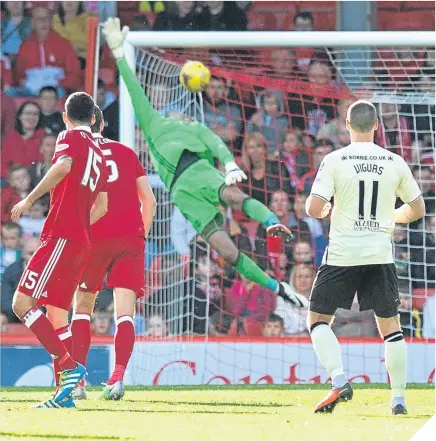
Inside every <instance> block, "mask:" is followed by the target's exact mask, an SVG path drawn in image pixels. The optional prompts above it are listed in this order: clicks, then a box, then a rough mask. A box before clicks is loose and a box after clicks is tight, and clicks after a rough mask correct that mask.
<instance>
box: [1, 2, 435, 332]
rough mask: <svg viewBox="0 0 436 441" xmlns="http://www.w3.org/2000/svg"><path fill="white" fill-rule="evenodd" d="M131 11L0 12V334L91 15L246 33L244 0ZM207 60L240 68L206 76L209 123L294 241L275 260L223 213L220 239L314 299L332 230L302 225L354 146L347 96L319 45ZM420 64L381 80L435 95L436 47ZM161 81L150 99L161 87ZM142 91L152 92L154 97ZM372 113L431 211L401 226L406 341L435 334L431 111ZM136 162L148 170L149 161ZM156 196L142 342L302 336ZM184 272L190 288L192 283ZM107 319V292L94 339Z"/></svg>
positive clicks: (293, 316)
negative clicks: (25, 204)
mask: <svg viewBox="0 0 436 441" xmlns="http://www.w3.org/2000/svg"><path fill="white" fill-rule="evenodd" d="M124 3H129V4H132V3H136V8H137V10H136V13H135V14H133V15H130V16H129V21H127V19H126V16H125V17H124V18H123V10H122V8H125V7H126V6H125V5H124V6H122V3H120V4H118V5H117V2H115V1H107V2H93V1H87V2H80V1H69V2H65V1H61V2H53V1H52V2H19V1H17V2H15V1H14V2H11V1H7V2H3V3H2V53H1V63H2V76H1V89H2V90H1V100H2V106H1V112H2V115H1V200H2V202H1V223H2V231H1V262H0V265H1V278H2V293H1V314H0V320H1V321H0V323H1V327H0V329H1V332H7V330H8V329H12V328H13V325H12V326H9V325H8V323H15V322H17V318H16V316H15V314H14V313H13V311H12V306H11V301H12V296H13V293H14V292H15V289H16V288H17V285H18V282H19V280H20V277H21V274H22V272H23V270H24V267H25V265H26V263H27V262H28V260H29V259H30V258H31V256H32V254H33V253H34V252H35V251H36V249H37V247H38V246H39V238H38V237H39V233H40V232H41V229H42V225H43V223H44V220H45V216H46V213H47V210H48V205H49V197H48V195H47V196H45V197H44V198H42V199H40V200H39V201H37V202H36V203H35V204H34V205H33V206H32V207H31V209H29V211H28V213H27V214H26V216H24V217H22V218H21V219H20V221H19V222H18V223H14V222H12V221H11V220H10V210H11V208H12V207H13V206H14V205H15V204H16V203H17V202H18V201H19V200H20V199H21V198H23V197H24V196H25V195H27V194H28V193H29V191H30V190H31V189H32V188H34V187H35V185H36V184H37V183H38V182H39V181H40V180H41V179H42V178H43V177H44V175H45V173H46V172H47V170H48V169H49V168H50V167H51V158H52V156H53V153H54V150H55V142H56V137H57V135H58V133H59V132H60V131H62V130H63V129H64V124H63V121H62V115H61V110H62V105H63V102H64V99H65V98H66V97H67V96H68V94H69V93H71V92H74V91H77V90H80V89H82V88H83V82H84V68H85V66H86V48H87V44H88V41H87V38H88V37H87V23H88V19H89V17H91V16H94V15H97V16H99V19H100V20H101V21H103V20H105V19H106V18H107V17H108V16H115V15H119V16H121V18H122V20H125V21H126V24H129V25H130V26H131V28H132V29H134V30H145V29H153V30H179V31H180V30H222V31H225V30H246V29H247V28H250V23H251V22H250V20H249V17H250V11H251V8H252V4H251V3H252V2H221V1H217V2H190V1H184V2H160V1H155V2H124ZM124 11H125V9H124ZM292 28H293V29H294V30H295V31H311V30H314V29H317V26H316V23H315V20H314V16H313V15H312V14H311V13H310V12H308V11H300V12H298V11H295V14H293V16H292ZM404 52H406V53H407V51H404ZM404 52H401V53H400V54H401V55H403V54H404ZM168 56H169V57H173V58H175V59H177V58H178V57H180V59H184V57H186V54H185V55H184V52H183V51H181V50H180V51H178V52H177V51H175V52H174V53H172V52H171V51H169V52H168ZM202 56H203V57H205V58H204V60H203V61H205V62H207V63H208V64H210V65H214V66H216V67H218V68H219V70H220V72H224V71H225V69H227V68H229V67H234V68H235V72H236V74H235V75H234V79H233V80H229V79H227V78H226V77H225V75H224V74H218V75H217V76H214V77H213V78H212V80H211V82H210V84H209V86H208V87H207V89H206V91H205V93H204V121H205V124H206V125H207V126H208V127H210V128H211V129H212V130H213V131H214V132H215V133H216V134H217V135H218V136H220V137H221V138H222V139H223V140H224V141H225V142H226V143H227V145H228V146H229V147H230V148H231V150H232V151H233V153H234V154H235V157H236V159H237V162H238V164H239V165H240V166H241V167H243V169H244V170H245V171H246V174H247V176H248V179H247V181H245V182H243V183H242V185H241V188H242V189H243V190H244V191H245V192H246V193H247V194H249V195H250V196H251V197H253V198H255V199H257V200H259V201H261V202H262V203H265V204H266V205H268V206H269V207H270V208H271V210H272V211H273V212H274V213H275V214H276V215H277V217H278V218H279V219H280V221H281V222H282V223H283V224H285V225H287V226H288V227H289V228H290V229H291V231H292V232H293V233H294V239H293V240H292V242H291V243H289V244H286V246H284V248H283V249H281V250H280V249H279V250H278V253H277V255H275V256H272V255H271V254H269V253H268V247H267V238H266V234H265V230H264V229H263V228H261V227H260V226H258V225H257V224H256V223H254V222H253V221H249V219H248V218H246V217H245V215H244V214H243V213H242V212H231V211H230V210H228V209H226V208H225V207H223V208H222V210H223V214H224V216H225V218H226V225H225V228H226V229H227V230H228V231H229V233H230V235H231V236H232V238H233V240H234V241H235V243H236V244H237V246H238V248H239V250H240V251H242V252H244V253H248V254H249V255H250V256H252V257H253V258H254V259H256V261H257V262H258V263H259V264H260V265H261V266H262V267H263V268H264V269H265V270H267V271H269V272H271V273H272V275H275V276H276V277H279V278H280V279H281V280H286V281H289V283H290V285H291V287H292V288H293V289H294V290H295V291H296V292H298V293H299V294H303V295H304V296H307V297H308V296H309V294H310V289H311V286H312V283H313V280H314V277H315V268H316V267H317V266H319V265H320V263H321V259H322V255H323V253H324V250H325V247H326V246H327V239H326V237H327V235H328V229H329V222H328V219H327V220H318V219H314V218H309V217H308V216H307V215H306V213H305V201H306V199H307V197H308V194H309V192H310V188H311V185H312V183H313V181H314V179H315V176H316V172H317V169H318V167H319V166H320V164H321V161H322V159H323V157H324V156H325V155H326V154H328V153H329V152H331V151H334V150H337V149H340V148H342V147H343V146H346V145H347V144H348V143H349V136H348V132H347V131H346V129H345V115H346V111H347V108H348V106H349V105H350V103H351V102H352V100H353V98H352V97H351V95H350V94H349V92H348V93H346V92H345V87H344V85H343V84H342V83H341V79H340V78H339V76H338V75H336V72H335V69H334V66H333V64H332V62H331V60H330V59H329V57H328V55H327V53H326V52H325V51H324V50H323V49H319V50H316V49H313V50H312V49H295V50H290V49H274V50H271V49H270V50H267V49H265V50H262V51H251V50H244V51H242V50H241V51H231V50H223V51H220V52H218V51H212V50H211V51H209V52H204V53H203V55H202ZM111 57H112V56H111V54H110V52H109V51H108V49H107V47H106V45H104V42H103V44H102V47H101V50H100V70H99V77H100V79H99V81H98V90H97V104H98V105H99V106H100V108H101V109H102V110H103V113H104V117H105V131H104V132H103V135H104V136H107V137H109V138H112V139H118V137H119V133H118V118H119V101H118V98H117V95H118V91H117V87H116V85H117V80H116V77H117V75H116V68H115V63H114V60H113V59H112V58H111ZM415 58H416V59H422V63H415V64H414V65H413V63H411V61H410V59H406V57H405V58H404V60H403V61H401V60H400V61H398V63H399V64H398V65H396V66H389V65H383V66H382V67H380V66H379V67H378V70H377V69H375V72H378V73H379V74H380V76H383V77H386V75H387V76H391V79H392V81H391V84H395V83H396V81H397V79H398V78H397V77H396V75H397V74H393V73H392V72H393V71H394V70H395V69H397V70H398V68H399V67H400V68H402V75H403V79H404V76H405V75H406V76H407V78H408V79H409V78H412V82H413V87H414V88H415V90H417V91H433V93H434V78H435V70H434V69H435V67H434V62H435V61H434V50H427V51H426V50H425V49H423V51H422V52H421V53H420V54H418V55H417V56H416V57H415ZM185 59H186V58H185ZM411 59H412V61H413V60H414V58H413V57H411ZM250 63H251V64H252V66H254V65H257V67H253V69H251V68H250V70H251V72H250V73H251V75H253V77H254V81H248V82H246V81H245V79H247V76H246V75H247V73H246V72H245V73H244V72H242V70H241V69H242V68H244V67H246V66H247V65H250ZM238 65H239V68H238ZM391 68H392V69H391ZM395 72H397V71H395ZM261 77H262V78H263V77H265V78H267V80H268V81H266V82H265V84H266V85H263V86H262V85H261V82H259V81H257V82H256V79H257V80H259V78H261ZM279 78H288V79H289V80H292V81H295V87H294V90H293V91H289V90H288V89H286V88H283V87H282V86H281V84H282V83H280V82H279V81H277V80H278V79H279ZM396 78H397V79H396ZM398 81H399V82H401V80H398ZM154 86H155V88H156V90H157V89H158V88H161V87H162V84H155V85H154ZM151 89H153V85H151ZM167 92H168V90H165V88H164V90H160V91H158V92H156V93H155V96H157V98H156V99H155V100H153V99H152V100H153V103H154V104H155V106H156V107H157V108H158V109H159V111H161V112H162V113H163V114H166V115H167V114H168V113H169V114H171V112H173V113H174V115H172V116H176V117H178V109H177V107H176V106H175V105H174V103H171V102H170V94H169V93H167ZM148 93H149V95H150V96H152V95H153V90H150V89H149V90H148ZM378 110H379V117H380V128H379V130H378V132H377V134H376V139H375V142H376V143H378V144H379V145H381V146H383V147H385V148H386V149H388V150H390V151H393V152H395V153H398V154H400V155H402V156H403V157H404V158H405V159H406V160H407V162H408V163H409V164H410V165H411V167H412V170H413V174H414V176H415V178H416V179H417V181H418V183H419V185H420V187H421V190H422V193H423V195H424V198H425V202H426V210H427V216H426V217H425V219H424V220H423V221H418V222H415V223H413V224H411V225H409V226H408V227H407V228H404V227H402V226H400V225H398V226H396V228H395V233H394V237H393V241H394V245H395V247H394V253H395V254H394V258H395V265H396V267H397V272H398V275H399V276H400V278H401V283H400V293H401V294H400V298H401V308H400V316H401V323H402V326H403V330H404V333H405V335H408V336H411V337H415V338H421V337H425V338H430V337H433V338H434V337H435V329H434V323H435V321H434V301H435V300H434V299H435V297H434V296H433V295H432V294H434V279H435V217H434V213H435V205H434V202H435V193H434V191H435V189H434V156H433V152H434V146H435V132H434V105H433V106H429V105H420V104H419V105H418V104H408V105H400V104H381V105H379V108H378ZM141 159H142V160H143V162H144V165H145V166H146V167H148V158H147V154H146V153H145V154H142V155H141ZM217 166H219V164H217ZM148 171H149V173H150V174H151V175H152V174H153V171H152V170H151V169H148ZM156 196H157V198H158V203H159V208H158V211H157V215H156V221H155V224H154V226H153V229H152V232H151V235H150V238H149V239H148V241H147V244H146V247H147V248H146V249H147V251H146V262H145V265H146V268H147V271H148V276H147V280H148V281H147V287H146V288H147V296H146V298H145V300H143V301H141V302H139V303H138V313H137V317H136V324H135V325H136V328H137V334H138V335H145V336H148V337H151V338H163V337H167V336H170V335H174V334H177V335H180V334H181V333H185V334H186V333H191V334H198V335H204V334H206V333H208V334H209V335H212V336H223V335H229V336H238V335H249V336H264V337H268V338H269V337H275V338H277V337H282V336H289V335H305V334H306V333H307V331H306V327H305V314H306V311H304V310H299V309H296V308H294V307H292V306H290V305H289V304H286V303H284V302H283V300H282V299H280V298H278V299H277V298H276V297H275V296H273V295H272V294H271V292H269V291H267V290H266V289H264V288H261V287H259V286H257V285H255V284H253V283H252V282H250V281H248V280H244V279H238V278H237V277H236V276H235V274H234V272H233V270H232V269H231V268H229V267H227V266H226V265H224V263H223V262H222V261H221V260H220V259H219V258H218V257H217V256H216V255H215V254H214V252H213V251H212V252H210V253H209V252H208V251H206V250H207V247H206V246H205V244H204V243H203V242H202V239H201V238H200V237H198V238H197V240H196V241H193V239H194V238H195V232H194V230H193V229H192V227H190V225H189V224H188V223H187V221H186V220H185V219H184V218H183V216H182V215H181V213H180V212H179V211H178V210H177V209H176V208H174V207H173V206H172V204H171V201H170V200H169V199H168V194H167V193H166V192H164V191H159V192H157V193H156ZM167 238H170V240H167ZM189 274H195V278H194V279H193V280H191V279H190V278H187V276H188V275H189ZM207 300H209V302H208V301H207ZM112 311H113V302H112V294H111V291H110V290H109V289H104V290H103V291H102V292H101V293H100V295H99V299H98V302H97V305H96V313H95V315H94V317H93V321H92V325H93V331H94V333H95V334H100V335H104V334H110V333H113V332H114V324H113V318H112ZM192 311H194V314H191V312H192ZM17 326H19V325H17ZM333 327H334V329H335V333H336V335H338V336H363V337H373V336H376V335H377V330H376V326H375V322H374V319H373V317H372V315H371V314H368V313H364V314H359V313H358V307H357V303H356V304H354V305H353V308H352V310H351V311H345V310H344V311H342V310H341V311H340V312H339V313H338V315H337V319H336V321H335V324H334V325H333Z"/></svg>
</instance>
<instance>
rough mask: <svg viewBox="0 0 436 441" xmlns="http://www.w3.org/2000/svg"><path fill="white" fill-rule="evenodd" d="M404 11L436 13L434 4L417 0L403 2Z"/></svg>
mask: <svg viewBox="0 0 436 441" xmlns="http://www.w3.org/2000/svg"><path fill="white" fill-rule="evenodd" d="M402 3H403V11H434V2H431V1H430V2H429V1H420V0H415V1H411V2H402Z"/></svg>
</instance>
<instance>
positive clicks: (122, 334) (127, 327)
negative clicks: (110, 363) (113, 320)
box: [108, 315, 135, 384]
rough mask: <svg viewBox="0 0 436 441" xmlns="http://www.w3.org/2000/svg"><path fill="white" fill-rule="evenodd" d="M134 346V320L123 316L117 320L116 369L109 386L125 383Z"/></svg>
mask: <svg viewBox="0 0 436 441" xmlns="http://www.w3.org/2000/svg"><path fill="white" fill-rule="evenodd" d="M134 344H135V327H134V326H133V318H132V317H130V316H129V315H122V316H121V317H118V318H117V331H116V333H115V369H114V371H113V373H112V375H111V377H110V379H109V381H108V384H114V383H116V382H117V381H123V378H124V371H125V370H126V367H127V363H128V362H129V360H130V357H131V355H132V352H133V345H134Z"/></svg>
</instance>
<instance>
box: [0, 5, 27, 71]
mask: <svg viewBox="0 0 436 441" xmlns="http://www.w3.org/2000/svg"><path fill="white" fill-rule="evenodd" d="M5 6H6V10H5V14H4V16H3V18H2V21H1V33H2V52H3V53H4V54H6V55H7V56H8V57H9V59H10V60H11V62H12V63H14V61H15V58H16V56H17V54H18V50H19V49H20V45H21V43H22V42H23V41H24V40H25V39H26V38H27V37H28V36H29V35H30V33H31V32H32V26H31V24H30V19H29V17H28V16H27V15H26V13H25V11H24V2H19V1H8V2H5Z"/></svg>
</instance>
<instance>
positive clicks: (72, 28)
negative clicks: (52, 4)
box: [52, 1, 103, 110]
mask: <svg viewBox="0 0 436 441" xmlns="http://www.w3.org/2000/svg"><path fill="white" fill-rule="evenodd" d="M92 16H93V15H92V14H90V13H89V12H85V11H84V8H83V2H81V1H61V2H59V6H58V13H57V14H56V15H55V16H54V17H53V21H52V26H53V30H54V31H55V32H57V33H58V34H59V35H60V36H61V37H63V38H65V40H68V41H69V42H70V43H71V44H72V46H73V47H74V49H75V50H76V53H77V56H78V57H79V61H80V64H81V67H82V69H84V68H85V66H86V52H87V50H88V20H89V19H90V18H91V17H92ZM102 110H103V109H102Z"/></svg>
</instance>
